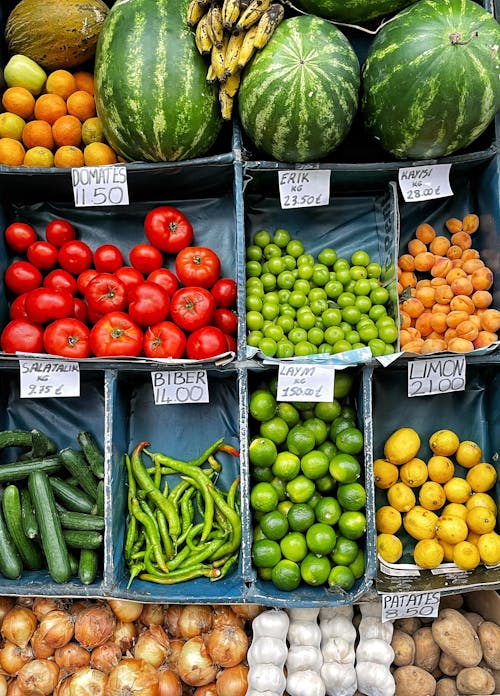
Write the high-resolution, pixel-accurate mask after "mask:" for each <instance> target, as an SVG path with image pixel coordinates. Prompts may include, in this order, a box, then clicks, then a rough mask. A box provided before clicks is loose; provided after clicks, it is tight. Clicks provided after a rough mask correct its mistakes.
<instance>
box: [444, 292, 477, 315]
mask: <svg viewBox="0 0 500 696" xmlns="http://www.w3.org/2000/svg"><path fill="white" fill-rule="evenodd" d="M450 307H451V311H452V312H454V311H458V312H466V313H467V314H473V313H474V310H475V309H476V308H475V306H474V302H473V301H472V300H471V298H470V297H468V296H467V295H455V297H454V298H453V299H452V301H451V302H450Z"/></svg>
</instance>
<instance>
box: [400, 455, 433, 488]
mask: <svg viewBox="0 0 500 696" xmlns="http://www.w3.org/2000/svg"><path fill="white" fill-rule="evenodd" d="M399 475H400V476H401V481H402V482H403V483H406V485H407V486H410V488H418V486H421V485H422V484H423V483H425V482H426V481H427V477H428V472H427V464H426V463H425V462H424V460H423V459H419V458H418V457H413V459H410V461H409V462H406V464H403V466H402V467H401V469H400V470H399Z"/></svg>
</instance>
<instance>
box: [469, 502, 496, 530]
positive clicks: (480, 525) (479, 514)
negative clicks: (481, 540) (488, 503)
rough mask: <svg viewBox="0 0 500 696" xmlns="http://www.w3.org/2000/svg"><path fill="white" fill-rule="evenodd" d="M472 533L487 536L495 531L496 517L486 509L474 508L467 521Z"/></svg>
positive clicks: (470, 511)
mask: <svg viewBox="0 0 500 696" xmlns="http://www.w3.org/2000/svg"><path fill="white" fill-rule="evenodd" d="M465 521H466V522H467V526H468V528H469V529H470V531H471V532H475V533H476V534H487V533H488V532H492V531H493V530H494V529H495V524H496V516H495V515H494V514H493V513H492V512H491V510H490V509H489V508H486V507H480V506H479V507H473V508H472V510H469V511H468V513H467V517H466V519H465Z"/></svg>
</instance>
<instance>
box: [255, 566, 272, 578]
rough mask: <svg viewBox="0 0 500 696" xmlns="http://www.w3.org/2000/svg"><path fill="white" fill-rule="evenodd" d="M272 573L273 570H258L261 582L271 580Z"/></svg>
mask: <svg viewBox="0 0 500 696" xmlns="http://www.w3.org/2000/svg"><path fill="white" fill-rule="evenodd" d="M272 573H273V569H272V568H257V575H258V576H259V578H260V579H261V580H270V579H271V575H272Z"/></svg>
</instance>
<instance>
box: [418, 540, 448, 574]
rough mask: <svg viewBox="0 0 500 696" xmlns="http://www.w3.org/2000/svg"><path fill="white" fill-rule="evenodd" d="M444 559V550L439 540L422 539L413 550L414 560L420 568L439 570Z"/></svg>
mask: <svg viewBox="0 0 500 696" xmlns="http://www.w3.org/2000/svg"><path fill="white" fill-rule="evenodd" d="M443 558H444V550H443V547H442V546H441V544H440V543H439V542H438V541H437V539H422V541H418V542H417V543H416V545H415V548H414V549H413V560H414V561H415V563H416V564H417V565H418V566H420V568H437V566H438V565H439V564H440V563H441V562H442V560H443Z"/></svg>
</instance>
